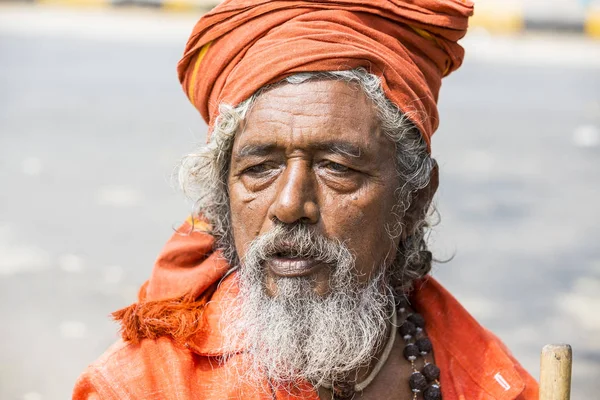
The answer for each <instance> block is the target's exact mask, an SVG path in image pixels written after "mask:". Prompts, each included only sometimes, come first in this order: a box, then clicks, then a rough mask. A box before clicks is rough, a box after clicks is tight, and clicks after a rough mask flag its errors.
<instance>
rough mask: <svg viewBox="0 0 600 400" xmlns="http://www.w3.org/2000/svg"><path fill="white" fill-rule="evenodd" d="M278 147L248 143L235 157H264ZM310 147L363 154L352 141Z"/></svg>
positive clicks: (335, 141)
mask: <svg viewBox="0 0 600 400" xmlns="http://www.w3.org/2000/svg"><path fill="white" fill-rule="evenodd" d="M278 149H280V147H279V146H277V145H275V144H248V145H245V146H244V147H242V148H241V149H240V150H239V151H238V152H237V153H236V154H235V158H236V159H240V158H244V157H264V156H267V155H269V154H271V153H273V152H274V151H276V150H278ZM309 149H310V150H316V151H324V152H327V153H335V154H341V155H345V156H349V157H354V158H360V157H361V156H362V149H361V148H360V147H359V146H357V145H355V144H352V143H348V142H343V141H337V140H332V141H327V142H320V143H315V144H312V145H310V146H309Z"/></svg>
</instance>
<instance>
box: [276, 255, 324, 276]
mask: <svg viewBox="0 0 600 400" xmlns="http://www.w3.org/2000/svg"><path fill="white" fill-rule="evenodd" d="M266 266H267V267H268V268H269V270H270V271H271V272H272V273H273V274H275V275H277V276H281V277H285V278H295V277H300V276H307V275H311V274H313V273H315V272H316V271H317V270H318V269H320V268H322V267H323V266H324V264H323V263H322V262H321V261H319V260H315V259H312V258H287V257H273V258H270V259H269V260H267V262H266Z"/></svg>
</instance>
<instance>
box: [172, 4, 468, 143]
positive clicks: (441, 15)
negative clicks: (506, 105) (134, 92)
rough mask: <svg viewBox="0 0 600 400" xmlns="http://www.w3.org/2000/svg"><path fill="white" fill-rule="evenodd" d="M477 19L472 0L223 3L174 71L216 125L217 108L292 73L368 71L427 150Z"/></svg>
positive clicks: (198, 29) (195, 33) (202, 22)
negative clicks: (442, 97)
mask: <svg viewBox="0 0 600 400" xmlns="http://www.w3.org/2000/svg"><path fill="white" fill-rule="evenodd" d="M472 13H473V3H472V2H471V1H470V0H321V1H319V0H305V1H299V0H291V1H290V0H287V1H286V0H271V1H269V0H226V1H224V2H223V3H222V4H220V5H219V6H217V7H216V8H215V9H214V10H212V11H211V12H210V13H208V14H206V15H205V16H203V17H202V18H201V19H200V21H199V22H198V23H197V24H196V26H195V28H194V30H193V32H192V35H191V36H190V39H189V40H188V43H187V45H186V49H185V53H184V55H183V58H182V59H181V61H180V62H179V64H178V66H177V71H178V74H179V80H180V82H181V84H182V85H183V88H184V90H185V92H186V93H187V95H188V97H189V99H190V101H191V102H192V104H194V106H195V107H196V108H197V109H198V110H199V111H200V113H201V114H202V116H203V117H204V120H205V121H206V122H207V123H208V124H209V126H212V125H213V124H214V121H215V118H216V116H217V113H218V107H219V104H220V103H222V102H224V103H227V104H230V105H237V104H239V103H240V102H241V101H243V100H245V99H246V98H248V97H249V96H250V95H252V94H253V93H254V92H255V91H257V90H258V89H259V88H261V87H262V86H264V85H266V84H269V83H274V82H277V81H280V80H282V79H283V78H285V77H286V76H289V75H291V74H295V73H298V72H310V71H336V70H347V69H352V68H357V67H363V68H365V69H366V70H368V71H369V72H371V73H373V74H375V75H377V76H379V77H381V79H382V85H383V89H384V91H385V93H386V95H387V96H388V98H389V99H390V100H392V101H393V102H394V103H395V104H396V105H397V106H398V107H399V108H400V110H402V111H403V112H404V113H406V114H407V115H408V116H409V118H410V119H411V120H412V121H413V123H414V124H415V125H416V126H417V128H419V130H420V131H421V134H422V135H423V137H424V139H425V141H426V142H427V145H428V146H429V145H430V139H431V136H432V135H433V132H434V131H435V130H436V129H437V127H438V111H437V99H438V92H439V89H440V86H441V79H442V77H443V76H446V75H448V74H449V73H450V72H452V71H454V70H455V69H457V68H458V67H459V66H460V64H461V62H462V59H463V56H464V50H463V48H462V47H461V46H460V45H459V44H458V43H457V41H458V40H459V39H460V38H462V37H463V36H464V35H465V33H466V29H467V20H468V17H469V16H470V15H472Z"/></svg>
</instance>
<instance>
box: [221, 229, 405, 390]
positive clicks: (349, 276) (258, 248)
mask: <svg viewBox="0 0 600 400" xmlns="http://www.w3.org/2000/svg"><path fill="white" fill-rule="evenodd" d="M283 239H284V240H285V242H286V243H290V242H292V243H294V245H293V248H294V249H295V251H296V250H297V253H296V254H300V255H302V256H309V257H313V258H317V259H320V260H323V261H325V262H327V263H329V264H334V263H335V264H334V265H331V268H332V269H333V272H332V275H331V278H330V282H329V285H330V292H329V294H328V295H326V296H325V297H321V296H319V295H318V294H316V293H315V292H314V284H313V283H312V281H311V278H309V277H303V278H277V279H276V285H277V294H276V295H275V296H274V297H270V296H269V295H267V293H266V292H265V288H264V282H265V273H264V267H263V264H264V260H265V259H266V258H268V257H270V255H272V254H274V253H276V252H277V249H280V247H278V246H280V243H281V242H283V241H284V240H283ZM380 269H381V270H383V269H384V268H380ZM354 274H355V273H354V258H353V257H352V255H351V254H350V252H349V251H348V249H347V248H346V247H345V246H344V245H343V244H341V243H339V242H334V241H331V240H328V239H325V238H323V237H320V236H316V235H314V234H313V233H311V232H310V231H309V230H308V229H303V228H301V229H295V230H294V232H293V234H290V233H289V230H284V229H283V228H279V229H274V230H272V231H271V232H269V233H267V234H265V235H262V236H260V237H259V238H257V239H256V240H254V241H253V243H252V244H251V246H250V248H249V250H248V252H247V254H246V257H245V259H244V260H243V263H242V267H241V268H240V270H239V272H238V278H239V284H240V292H239V296H238V298H237V299H236V302H235V304H239V309H236V310H227V311H226V316H225V321H227V322H226V324H227V326H226V327H225V328H224V331H225V332H227V334H228V342H229V343H228V346H230V345H235V346H242V348H244V349H245V350H246V353H245V356H246V357H248V362H249V364H246V365H249V368H248V369H247V370H245V371H238V372H239V373H241V375H242V376H241V377H240V378H241V379H245V380H248V381H252V380H261V379H264V377H265V374H266V375H267V376H268V378H269V379H270V380H271V382H274V383H276V384H293V383H294V382H297V381H299V380H307V381H309V382H312V383H313V384H314V385H317V386H318V385H320V384H322V383H324V382H328V383H330V382H335V381H338V380H342V379H344V378H345V377H347V376H348V375H349V373H351V372H353V371H355V370H356V369H358V368H359V367H362V366H365V365H368V364H369V363H370V362H371V360H372V357H373V356H375V354H376V352H377V350H378V349H379V347H380V346H381V344H382V342H383V341H384V340H385V339H386V327H387V321H389V318H390V315H389V314H390V312H391V309H392V305H391V302H392V301H393V300H392V296H391V294H390V293H391V288H390V287H389V285H387V284H386V280H385V277H384V273H383V272H382V271H380V272H378V273H377V274H375V275H374V276H373V277H372V279H371V281H370V282H369V283H368V284H367V285H366V286H365V285H364V284H363V285H360V284H359V283H358V282H357V281H356V279H355V276H354Z"/></svg>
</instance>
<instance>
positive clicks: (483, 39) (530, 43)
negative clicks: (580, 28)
mask: <svg viewBox="0 0 600 400" xmlns="http://www.w3.org/2000/svg"><path fill="white" fill-rule="evenodd" d="M0 8H1V11H0V34H2V33H8V34H18V35H27V36H34V37H38V36H62V37H67V38H73V37H75V38H77V39H94V40H102V41H116V42H139V43H148V44H156V43H172V44H174V45H178V46H180V47H181V48H183V46H184V44H185V43H186V41H187V38H188V36H189V34H190V32H191V31H192V28H193V27H194V25H195V24H196V22H197V21H198V19H199V17H200V13H166V12H162V11H154V10H141V9H135V10H116V9H77V8H62V7H50V6H40V5H37V6H32V5H1V6H0ZM461 43H462V44H463V46H464V47H465V48H466V50H467V53H466V54H467V56H466V59H465V62H466V63H470V62H472V61H481V62H491V63H501V64H502V63H506V64H516V65H538V66H553V65H554V66H564V67H579V68H600V51H599V47H600V46H599V45H598V42H597V41H594V40H592V39H588V38H585V37H584V36H582V35H564V34H554V35H553V34H526V35H516V36H499V35H490V34H489V33H487V32H485V31H482V30H472V31H470V32H469V34H468V35H467V37H466V38H465V39H463V40H462V42H461Z"/></svg>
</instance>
